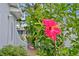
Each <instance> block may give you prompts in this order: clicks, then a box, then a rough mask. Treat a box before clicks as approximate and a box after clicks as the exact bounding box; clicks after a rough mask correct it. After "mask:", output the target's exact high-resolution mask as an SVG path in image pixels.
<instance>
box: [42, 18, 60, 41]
mask: <svg viewBox="0 0 79 59" xmlns="http://www.w3.org/2000/svg"><path fill="white" fill-rule="evenodd" d="M43 24H44V25H45V35H46V36H48V37H50V38H51V39H52V40H54V41H56V36H57V35H60V34H61V29H60V28H59V27H58V23H57V22H55V21H54V20H53V19H43Z"/></svg>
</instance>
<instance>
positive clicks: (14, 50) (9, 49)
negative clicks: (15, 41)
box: [0, 45, 27, 56]
mask: <svg viewBox="0 0 79 59" xmlns="http://www.w3.org/2000/svg"><path fill="white" fill-rule="evenodd" d="M26 55H27V53H26V50H25V49H24V48H23V47H21V46H12V45H8V46H5V47H3V48H1V49H0V56H26Z"/></svg>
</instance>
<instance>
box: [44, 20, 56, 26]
mask: <svg viewBox="0 0 79 59" xmlns="http://www.w3.org/2000/svg"><path fill="white" fill-rule="evenodd" d="M43 24H44V25H45V26H47V27H51V26H55V25H57V22H55V21H54V20H52V19H43Z"/></svg>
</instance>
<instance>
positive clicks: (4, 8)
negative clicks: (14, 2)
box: [0, 4, 9, 47]
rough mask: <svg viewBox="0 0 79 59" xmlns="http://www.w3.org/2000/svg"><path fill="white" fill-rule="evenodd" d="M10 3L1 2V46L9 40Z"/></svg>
mask: <svg viewBox="0 0 79 59" xmlns="http://www.w3.org/2000/svg"><path fill="white" fill-rule="evenodd" d="M8 15H9V7H8V4H0V47H2V46H3V45H6V44H7V40H8Z"/></svg>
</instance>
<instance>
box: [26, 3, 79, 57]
mask: <svg viewBox="0 0 79 59" xmlns="http://www.w3.org/2000/svg"><path fill="white" fill-rule="evenodd" d="M25 10H26V12H27V13H28V16H26V23H27V25H28V27H27V30H28V31H29V34H28V35H27V39H28V41H29V42H30V43H32V44H33V46H34V47H35V48H36V49H37V53H38V55H44V56H45V55H49V56H51V55H55V56H56V55H58V56H60V55H64V56H66V55H70V56H71V55H79V50H78V49H79V18H78V17H79V12H77V11H79V4H66V3H64V4H49V3H47V4H34V6H32V7H29V8H26V9H25ZM77 14H78V15H77ZM43 19H55V21H56V22H58V23H59V24H60V27H61V30H62V34H61V35H59V36H57V41H56V46H54V42H53V41H52V40H51V39H49V38H48V37H46V36H45V34H44V29H45V28H44V26H43V24H42V20H43ZM74 36H75V37H74ZM76 36H77V37H76ZM66 40H70V41H71V43H70V44H71V47H67V46H66V45H64V41H66ZM66 44H67V43H66Z"/></svg>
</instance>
